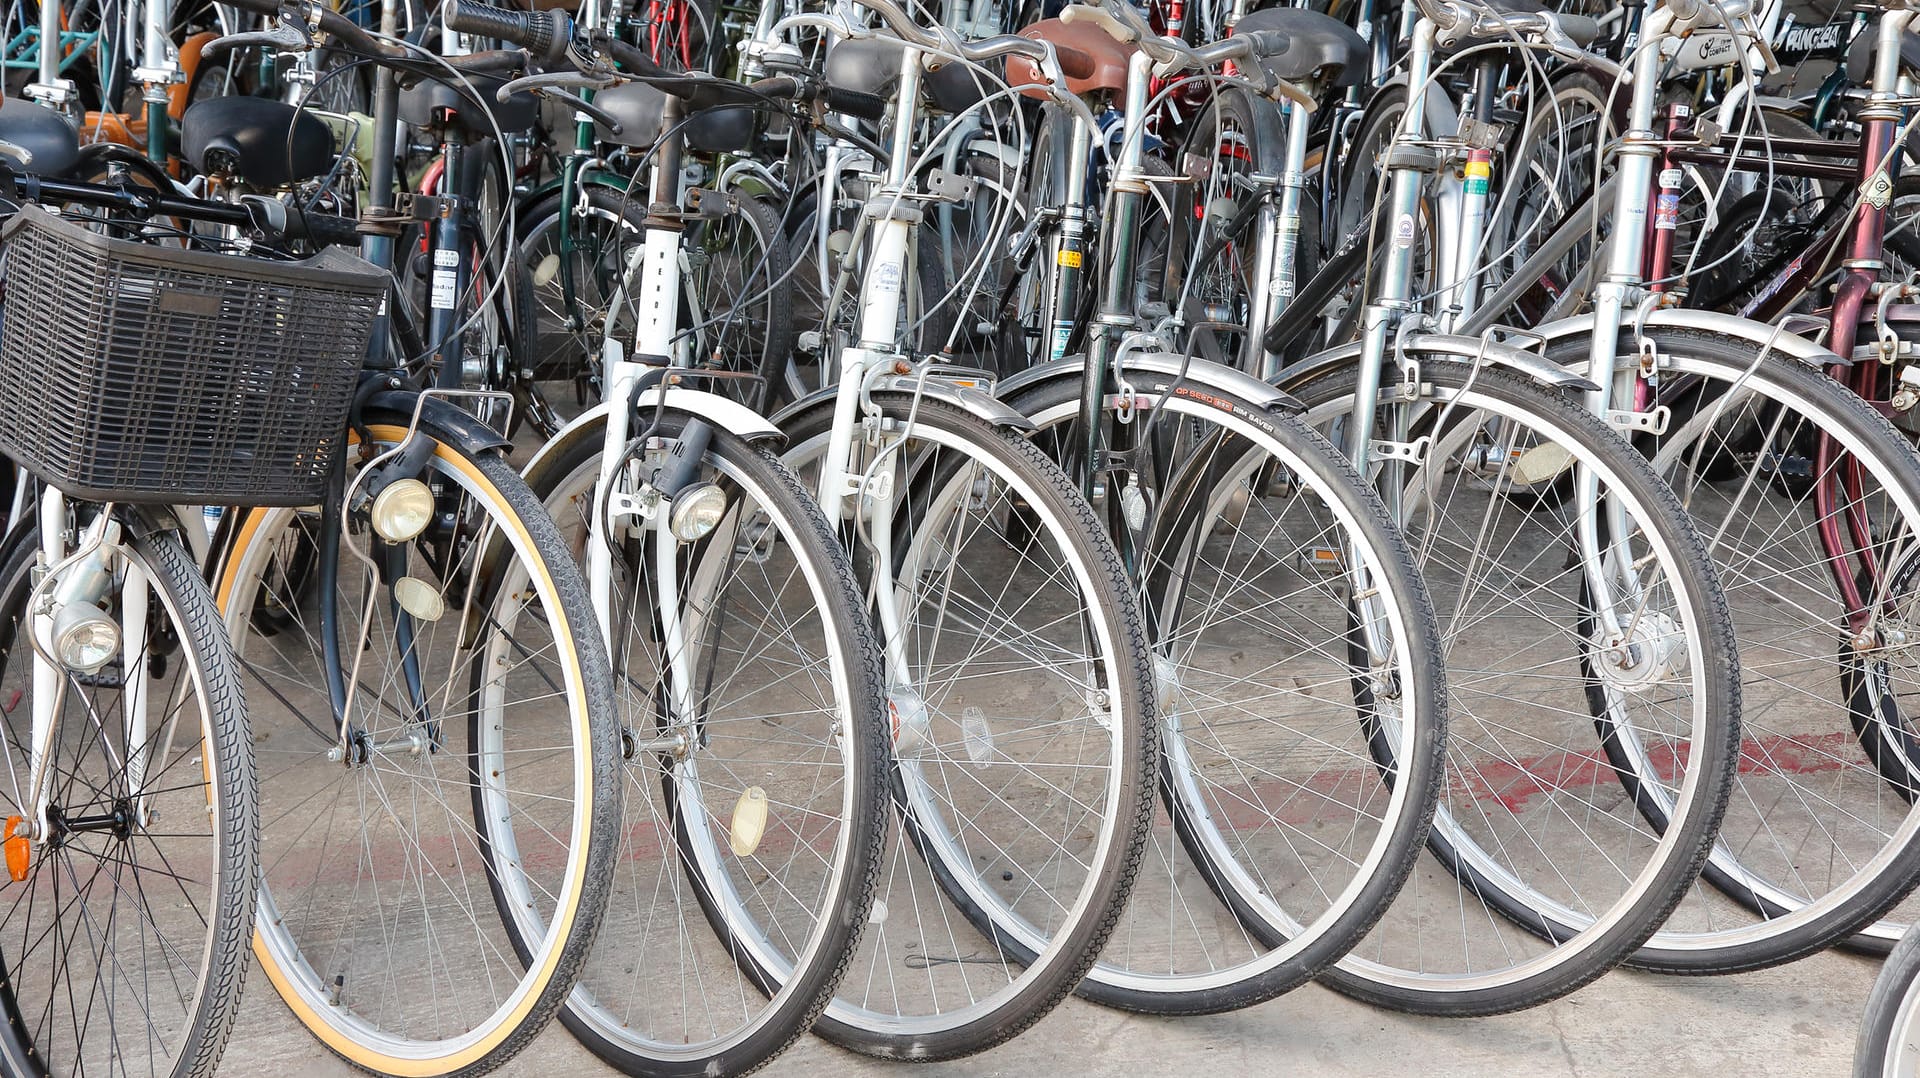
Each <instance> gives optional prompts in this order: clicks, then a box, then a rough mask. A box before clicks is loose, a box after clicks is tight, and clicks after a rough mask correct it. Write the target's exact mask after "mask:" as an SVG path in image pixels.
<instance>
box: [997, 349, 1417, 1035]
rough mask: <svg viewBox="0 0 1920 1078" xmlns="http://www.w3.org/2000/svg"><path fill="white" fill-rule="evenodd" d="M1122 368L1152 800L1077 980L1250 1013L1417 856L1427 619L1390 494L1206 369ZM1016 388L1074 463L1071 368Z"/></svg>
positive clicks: (1350, 928)
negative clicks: (1145, 629)
mask: <svg viewBox="0 0 1920 1078" xmlns="http://www.w3.org/2000/svg"><path fill="white" fill-rule="evenodd" d="M1117 376H1118V377H1119V378H1120V379H1121V380H1122V381H1124V382H1125V384H1127V385H1128V386H1129V387H1131V395H1132V399H1133V400H1142V399H1144V400H1145V401H1147V402H1148V403H1147V404H1146V405H1145V406H1144V407H1141V408H1140V413H1139V414H1136V415H1134V416H1132V417H1131V421H1130V423H1129V424H1128V425H1126V426H1125V427H1122V426H1119V425H1118V424H1116V425H1115V426H1114V427H1113V428H1112V430H1113V431H1114V432H1115V433H1116V434H1117V433H1119V432H1122V431H1124V432H1127V433H1128V434H1130V435H1131V436H1132V439H1133V441H1134V442H1135V445H1134V446H1132V447H1131V449H1130V450H1129V451H1127V455H1128V456H1129V459H1131V460H1133V461H1134V462H1135V466H1134V468H1133V469H1132V470H1131V471H1129V472H1128V473H1127V475H1126V477H1125V480H1124V481H1125V482H1126V483H1127V484H1129V485H1134V486H1136V487H1137V489H1138V490H1139V491H1140V492H1141V493H1140V494H1139V495H1138V496H1139V497H1143V498H1144V499H1145V501H1146V504H1148V505H1150V506H1151V507H1152V513H1151V515H1150V516H1149V517H1148V518H1147V519H1146V520H1145V522H1144V523H1143V525H1142V527H1141V528H1140V529H1138V532H1139V534H1138V536H1137V537H1136V540H1137V542H1138V543H1139V545H1140V547H1141V556H1140V558H1139V568H1138V570H1137V577H1138V587H1139V588H1140V590H1141V594H1142V606H1143V607H1144V608H1145V609H1147V610H1148V611H1150V612H1151V614H1150V620H1149V626H1150V630H1151V638H1152V640H1153V643H1154V648H1155V660H1154V661H1155V674H1156V680H1157V683H1158V688H1159V693H1160V701H1161V731H1160V745H1161V764H1160V767H1161V778H1160V782H1161V796H1162V799H1163V801H1164V810H1163V811H1162V812H1161V813H1160V814H1159V815H1158V816H1157V817H1156V819H1155V823H1154V829H1153V833H1152V837H1151V839H1150V841H1149V845H1148V853H1147V856H1146V858H1145V860H1144V862H1143V863H1142V866H1141V871H1140V878H1139V880H1138V881H1136V883H1135V884H1134V889H1133V895H1132V898H1131V900H1130V901H1129V903H1128V906H1127V912H1126V915H1125V916H1124V917H1123V918H1122V919H1121V921H1120V923H1119V925H1118V926H1117V927H1116V929H1115V931H1114V934H1113V936H1112V937H1111V938H1110V939H1109V940H1108V941H1107V946H1106V950H1105V951H1103V952H1102V953H1101V958H1100V962H1099V963H1098V964H1097V965H1095V966H1094V968H1093V970H1092V971H1091V972H1090V973H1089V974H1088V976H1087V979H1086V981H1085V982H1083V983H1082V984H1081V986H1080V994H1081V995H1082V996H1084V997H1085V998H1088V999H1091V1000H1094V1001H1095V1002H1099V1003H1105V1004H1109V1005H1112V1006H1117V1007H1123V1008H1127V1009H1130V1010H1139V1011H1145V1012H1148V1013H1153V1014H1206V1013H1213V1012H1217V1011H1224V1010H1230V1009H1235V1008H1240V1007H1247V1006H1251V1005H1253V1004H1256V1003H1259V1002H1262V1001H1264V1000H1268V999H1272V998H1274V997H1275V996H1278V995H1280V994H1281V993H1283V992H1286V991H1288V990H1290V989H1292V988H1295V987H1298V986H1299V985H1301V984H1303V983H1305V982H1306V981H1308V980H1310V979H1312V978H1313V977H1314V976H1316V975H1317V974H1319V973H1320V972H1321V971H1322V970H1324V969H1325V968H1326V967H1327V966H1328V965H1330V964H1332V963H1333V962H1335V961H1337V960H1338V959H1340V958H1341V957H1342V956H1343V955H1345V954H1346V953H1347V951H1348V950H1349V949H1351V948H1352V947H1353V946H1354V945H1355V944H1356V943H1358V942H1359V940H1360V938H1361V937H1362V936H1363V935H1364V934H1365V933H1366V930H1367V929H1368V928H1369V927H1370V926H1371V925H1372V924H1373V923H1374V922H1375V921H1376V920H1377V919H1378V918H1379V917H1380V916H1381V914H1382V913H1384V912H1385V911H1386V909H1387V907H1388V905H1389V904H1390V903H1391V902H1392V901H1393V897H1394V896H1395V895H1396V894H1397V893H1399V890H1400V887H1401V885H1402V884H1403V883H1404V882H1405V880H1406V878H1407V874H1408V873H1409V872H1411V871H1412V869H1413V866H1414V863H1415V862H1416V861H1417V860H1418V858H1419V855H1420V853H1421V850H1422V849H1423V843H1424V842H1425V841H1426V837H1427V826H1428V823H1429V821H1431V819H1432V818H1433V811H1434V805H1435V802H1436V799H1437V798H1438V796H1439V780H1440V776H1441V774H1442V770H1441V768H1442V762H1443V754H1444V750H1445V745H1446V686H1445V683H1444V677H1443V674H1442V669H1441V658H1440V633H1439V628H1438V626H1437V625H1436V624H1435V622H1434V616H1433V606H1432V604H1431V602H1430V601H1429V600H1428V598H1427V595H1426V589H1425V587H1424V586H1423V585H1422V583H1421V580H1420V576H1419V571H1418V569H1417V568H1416V567H1415V566H1414V562H1413V556H1412V554H1411V553H1410V552H1409V551H1408V550H1407V548H1406V544H1405V542H1404V540H1403V539H1402V538H1401V537H1400V535H1399V533H1398V532H1397V531H1396V530H1395V529H1394V528H1393V526H1392V524H1391V523H1390V522H1389V520H1388V517H1387V512H1386V508H1385V507H1384V506H1383V505H1381V504H1380V501H1379V498H1378V497H1377V496H1375V495H1374V493H1373V492H1372V491H1370V490H1369V489H1367V487H1366V485H1365V484H1364V483H1362V482H1361V479H1360V476H1359V475H1358V474H1357V473H1355V472H1354V471H1353V469H1352V468H1351V467H1350V466H1349V465H1347V463H1346V462H1345V460H1344V459H1343V458H1341V457H1340V455H1339V453H1338V451H1337V450H1335V449H1334V447H1333V446H1332V445H1330V444H1329V443H1328V442H1327V441H1326V440H1325V439H1324V438H1321V437H1320V436H1319V435H1317V434H1315V433H1314V432H1313V431H1311V430H1309V429H1307V428H1306V426H1305V425H1304V424H1302V423H1301V422H1300V421H1299V420H1298V419H1296V418H1293V417H1290V416H1282V415H1277V414H1272V413H1268V412H1266V411H1265V410H1263V409H1260V408H1257V407H1255V406H1253V405H1251V404H1249V403H1247V402H1246V401H1244V400H1241V399H1238V398H1235V397H1231V396H1229V395H1227V394H1226V393H1225V392H1224V391H1223V390H1221V389H1219V388H1217V387H1215V386H1211V385H1209V386H1207V387H1206V390H1205V392H1204V393H1194V394H1191V395H1188V394H1181V393H1179V392H1178V385H1177V383H1176V382H1175V380H1174V379H1171V378H1168V377H1165V376H1160V375H1155V374H1152V373H1149V372H1146V371H1131V370H1121V371H1119V372H1117ZM1189 385H1191V384H1189ZM1010 403H1012V404H1013V405H1014V406H1015V407H1016V408H1019V409H1020V410H1021V411H1022V412H1024V413H1025V414H1027V415H1028V416H1029V417H1030V418H1032V419H1033V421H1034V422H1035V423H1036V424H1037V425H1038V426H1039V427H1040V433H1039V434H1038V435H1036V437H1035V440H1036V442H1037V443H1038V444H1040V445H1042V446H1045V447H1048V448H1049V451H1050V452H1052V453H1053V454H1054V455H1056V456H1059V457H1060V458H1061V459H1066V457H1065V455H1064V454H1066V453H1067V452H1068V451H1069V446H1068V436H1069V431H1071V430H1072V429H1073V426H1074V424H1075V421H1076V420H1077V419H1078V417H1079V412H1080V383H1079V380H1078V379H1077V378H1074V379H1061V380H1056V381H1054V382H1051V383H1047V384H1043V385H1041V386H1038V387H1036V388H1035V389H1034V390H1032V391H1029V392H1026V393H1023V394H1021V395H1018V396H1016V397H1014V398H1013V399H1012V400H1011V401H1010ZM1121 482H1122V480H1121V478H1120V477H1119V476H1118V475H1117V474H1112V473H1110V474H1109V477H1108V481H1107V484H1106V490H1107V491H1108V492H1109V493H1108V494H1107V495H1106V496H1105V497H1104V498H1102V499H1100V501H1101V502H1103V503H1105V507H1107V508H1109V509H1110V510H1117V509H1118V507H1117V506H1115V505H1113V503H1114V502H1116V501H1123V500H1125V499H1126V498H1128V497H1129V495H1126V494H1124V493H1123V492H1121V490H1120V489H1119V484H1120V483H1121ZM1100 507H1101V506H1100V505H1096V508H1100ZM1108 516H1109V518H1110V519H1113V520H1116V521H1117V520H1122V519H1124V514H1123V513H1121V512H1118V511H1110V512H1109V513H1108ZM1216 896H1217V899H1216Z"/></svg>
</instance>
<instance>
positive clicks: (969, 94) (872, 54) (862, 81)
mask: <svg viewBox="0 0 1920 1078" xmlns="http://www.w3.org/2000/svg"><path fill="white" fill-rule="evenodd" d="M905 49H906V46H905V45H903V44H902V43H901V42H900V41H899V39H897V38H891V37H860V38H847V39H845V40H841V41H836V42H834V43H833V47H832V48H830V49H828V50H827V62H826V71H825V75H826V80H827V84H828V85H830V86H836V87H839V88H840V89H842V90H854V91H857V92H859V93H863V94H871V95H873V96H875V97H886V98H891V97H892V96H893V88H894V86H895V85H896V84H898V83H899V81H900V57H901V55H902V54H903V53H904V52H905ZM920 85H921V87H922V88H923V90H924V91H925V93H926V96H927V100H928V101H929V102H931V103H932V105H933V107H934V108H936V109H938V110H940V111H941V112H965V111H966V110H968V109H970V108H972V107H973V106H974V105H976V104H978V103H979V102H980V99H981V98H983V97H985V96H986V95H987V94H988V93H989V92H991V90H993V89H998V87H991V86H990V84H989V81H988V79H987V76H985V75H982V74H980V73H979V72H977V71H975V70H974V69H973V68H970V67H968V66H967V65H966V64H961V63H948V64H942V65H941V66H939V67H937V68H935V69H933V70H931V71H929V72H927V76H926V78H925V79H923V80H921V83H920Z"/></svg>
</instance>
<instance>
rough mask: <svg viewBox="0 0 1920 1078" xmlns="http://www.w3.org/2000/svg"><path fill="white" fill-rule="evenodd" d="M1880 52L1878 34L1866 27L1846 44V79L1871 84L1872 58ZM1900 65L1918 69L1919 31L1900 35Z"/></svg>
mask: <svg viewBox="0 0 1920 1078" xmlns="http://www.w3.org/2000/svg"><path fill="white" fill-rule="evenodd" d="M1879 54H1880V35H1879V34H1877V33H1874V32H1873V30H1872V29H1868V30H1867V31H1866V32H1864V33H1862V34H1861V35H1860V37H1859V38H1858V39H1855V41H1854V43H1853V44H1852V45H1849V46H1847V81H1848V82H1850V83H1852V84H1854V85H1855V86H1871V85H1873V64H1874V58H1875V57H1877V56H1878V55H1879ZM1900 66H1901V67H1904V68H1906V69H1907V70H1908V71H1920V33H1915V32H1914V31H1912V30H1908V31H1907V32H1906V33H1904V34H1901V35H1900Z"/></svg>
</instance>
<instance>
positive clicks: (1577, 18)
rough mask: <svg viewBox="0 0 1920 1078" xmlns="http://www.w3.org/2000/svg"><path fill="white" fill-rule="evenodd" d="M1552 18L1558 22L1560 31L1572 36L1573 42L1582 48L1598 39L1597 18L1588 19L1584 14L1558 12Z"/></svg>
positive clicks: (1589, 45) (1590, 45) (1588, 46)
mask: <svg viewBox="0 0 1920 1078" xmlns="http://www.w3.org/2000/svg"><path fill="white" fill-rule="evenodd" d="M1554 18H1555V19H1556V20H1558V21H1559V23H1560V32H1561V33H1563V34H1565V35H1567V36H1568V37H1569V38H1572V39H1573V43H1574V44H1575V45H1578V46H1580V47H1581V48H1583V49H1585V48H1590V47H1592V45H1593V43H1594V42H1596V41H1598V40H1600V21H1599V20H1598V19H1590V18H1588V17H1587V16H1585V15H1559V14H1556V15H1555V16H1554Z"/></svg>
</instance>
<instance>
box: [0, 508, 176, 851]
mask: <svg viewBox="0 0 1920 1078" xmlns="http://www.w3.org/2000/svg"><path fill="white" fill-rule="evenodd" d="M67 518H68V512H67V502H66V498H65V496H64V495H62V494H61V493H60V491H58V490H55V489H53V488H51V487H49V488H47V490H46V491H45V492H44V493H43V494H42V495H41V498H40V506H39V520H40V558H39V568H40V572H39V573H37V574H36V577H37V579H36V580H35V583H34V586H33V590H32V592H31V593H30V595H29V597H28V610H27V618H28V623H29V624H28V626H27V628H28V633H29V640H30V642H31V644H32V646H33V652H34V654H33V701H32V713H31V727H30V734H29V740H30V745H29V747H28V766H27V786H26V790H25V791H24V792H23V791H18V790H16V803H17V804H19V805H21V806H22V807H28V806H30V811H31V813H32V815H31V817H30V818H29V819H28V820H26V821H18V820H10V821H8V822H7V828H6V840H7V843H8V856H7V862H8V867H9V869H10V871H11V872H12V873H13V878H14V879H16V880H17V879H23V878H25V877H24V873H25V862H24V860H22V861H20V862H19V863H18V864H17V865H16V855H15V853H14V849H15V848H14V847H13V846H12V845H11V844H12V843H13V842H15V841H20V840H21V839H26V840H27V841H31V842H32V843H34V844H38V845H44V844H46V843H47V842H48V841H50V840H51V839H52V838H53V820H52V799H53V788H52V781H53V776H52V761H53V759H54V756H55V754H56V751H57V750H56V748H55V742H56V740H57V738H58V737H59V732H60V731H59V727H60V716H61V713H62V711H63V710H64V709H65V705H66V694H67V690H68V688H69V686H70V685H71V683H72V682H71V679H72V678H73V677H76V676H94V675H96V674H98V672H99V671H101V670H103V669H106V668H108V667H109V665H110V664H111V663H112V661H113V660H114V658H115V657H116V656H117V657H119V658H120V660H121V675H122V681H121V691H122V693H123V697H122V711H123V716H122V722H123V727H124V731H125V742H124V745H123V752H124V754H125V755H124V757H123V758H122V759H120V760H118V761H115V762H116V763H117V764H118V765H119V768H120V770H121V772H122V773H123V774H124V775H125V778H126V786H125V789H126V792H127V793H128V794H129V795H130V797H131V802H130V806H129V807H130V808H131V810H132V813H133V819H132V821H131V825H132V826H136V827H139V826H145V825H146V824H147V822H148V821H149V820H150V818H151V805H150V803H149V801H148V799H147V797H146V795H144V794H142V793H140V792H139V791H141V790H142V789H143V788H144V786H145V782H146V771H147V766H148V764H149V762H150V760H151V746H150V744H149V742H150V729H149V722H148V718H149V716H148V710H149V709H148V706H147V705H148V701H147V685H146V671H145V669H144V667H143V666H142V664H141V656H144V655H145V654H146V651H147V644H148V641H147V612H148V595H147V576H146V572H145V570H144V569H142V568H141V567H140V565H139V564H138V563H137V562H136V561H134V560H133V559H132V558H127V557H125V556H123V553H122V551H121V527H120V524H119V522H118V521H117V520H116V519H115V518H114V514H113V511H112V507H111V506H107V507H103V509H102V511H101V513H100V514H99V516H98V517H97V518H96V519H95V520H94V522H93V523H92V524H91V525H89V527H88V528H87V530H86V532H85V534H84V535H83V536H81V542H80V545H79V548H78V549H77V550H75V551H72V552H69V551H68V550H67V547H66V534H67ZM116 562H117V563H118V564H117V566H116ZM116 569H117V573H116ZM116 592H117V593H118V595H119V600H120V601H119V604H118V605H119V612H118V615H117V619H116V618H115V617H114V616H113V615H110V614H108V613H107V612H106V611H105V610H103V609H102V606H103V604H106V601H107V598H108V596H109V595H111V594H114V593H116ZM108 605H110V604H108ZM106 676H111V675H106ZM99 736H101V737H104V736H105V732H104V731H101V733H100V735H99ZM105 747H106V749H107V752H108V753H109V755H111V753H112V747H111V745H107V746H105ZM22 822H25V823H26V825H27V827H26V833H25V835H22V833H21V828H20V824H21V823H22ZM69 822H71V821H69ZM89 822H91V823H93V824H97V825H99V826H102V827H105V826H126V825H127V822H126V821H122V820H120V819H118V813H117V812H116V813H114V814H110V815H103V816H100V817H99V818H98V819H97V820H90V821H89ZM72 829H84V828H72Z"/></svg>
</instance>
